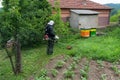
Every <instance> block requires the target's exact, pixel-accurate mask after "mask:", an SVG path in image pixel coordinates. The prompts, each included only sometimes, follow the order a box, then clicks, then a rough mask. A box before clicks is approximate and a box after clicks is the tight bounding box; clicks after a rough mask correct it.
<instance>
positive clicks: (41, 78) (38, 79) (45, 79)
mask: <svg viewBox="0 0 120 80" xmlns="http://www.w3.org/2000/svg"><path fill="white" fill-rule="evenodd" d="M35 80H51V79H50V78H49V77H44V76H41V77H39V78H38V77H37V78H35Z"/></svg>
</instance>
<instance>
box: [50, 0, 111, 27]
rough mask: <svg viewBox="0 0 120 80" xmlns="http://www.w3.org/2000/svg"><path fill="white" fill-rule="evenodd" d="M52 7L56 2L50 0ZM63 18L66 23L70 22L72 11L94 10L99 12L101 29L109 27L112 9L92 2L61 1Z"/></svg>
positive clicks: (80, 0)
mask: <svg viewBox="0 0 120 80" xmlns="http://www.w3.org/2000/svg"><path fill="white" fill-rule="evenodd" d="M48 1H49V2H50V4H51V5H52V7H54V3H55V1H56V0H48ZM59 1H60V8H61V17H62V19H63V20H64V21H69V18H70V15H71V10H92V11H96V12H99V14H98V26H99V27H100V28H102V27H105V26H107V25H109V20H110V12H111V8H110V7H107V6H105V5H102V4H99V3H96V2H93V1H90V0H59Z"/></svg>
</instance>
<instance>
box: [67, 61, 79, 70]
mask: <svg viewBox="0 0 120 80" xmlns="http://www.w3.org/2000/svg"><path fill="white" fill-rule="evenodd" d="M76 67H77V65H76V62H73V63H72V64H70V66H69V69H70V70H73V69H75V68H76Z"/></svg>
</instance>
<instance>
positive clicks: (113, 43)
mask: <svg viewBox="0 0 120 80" xmlns="http://www.w3.org/2000/svg"><path fill="white" fill-rule="evenodd" d="M108 30H110V32H109V31H105V32H107V35H105V36H95V37H89V38H81V37H80V36H79V33H78V34H76V35H71V34H70V35H67V36H65V37H64V39H62V40H59V41H58V43H56V44H55V48H54V54H53V55H49V56H48V55H47V54H46V44H44V45H43V46H39V47H34V48H31V49H24V50H22V64H23V66H22V70H23V72H22V73H21V74H20V75H18V76H15V75H14V74H13V72H12V70H11V65H10V62H9V59H8V58H5V57H6V56H7V55H6V53H5V51H4V50H0V80H25V79H27V78H29V77H30V76H31V75H32V76H35V77H38V76H40V70H41V69H42V68H44V65H45V64H47V63H48V61H49V60H50V59H51V58H53V57H56V56H58V55H62V54H68V55H72V56H81V57H88V58H92V59H96V60H106V61H111V62H115V61H118V60H119V58H120V53H119V52H120V49H119V46H120V44H119V42H120V38H119V35H120V34H119V33H120V28H116V29H108ZM68 45H70V46H72V49H71V50H67V49H66V46H68Z"/></svg>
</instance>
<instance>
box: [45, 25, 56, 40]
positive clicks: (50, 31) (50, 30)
mask: <svg viewBox="0 0 120 80" xmlns="http://www.w3.org/2000/svg"><path fill="white" fill-rule="evenodd" d="M45 34H47V35H48V37H49V38H50V39H54V38H55V33H54V31H53V25H49V24H48V25H47V26H46V30H45Z"/></svg>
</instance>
